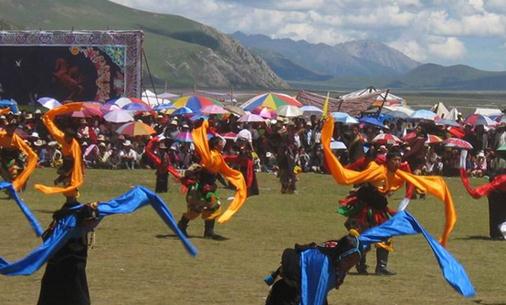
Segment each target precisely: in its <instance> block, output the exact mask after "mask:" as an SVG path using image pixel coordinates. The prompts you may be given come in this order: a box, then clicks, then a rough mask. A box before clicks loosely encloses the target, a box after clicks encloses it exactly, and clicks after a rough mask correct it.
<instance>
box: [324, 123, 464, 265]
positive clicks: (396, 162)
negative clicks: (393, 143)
mask: <svg viewBox="0 0 506 305" xmlns="http://www.w3.org/2000/svg"><path fill="white" fill-rule="evenodd" d="M333 130H334V120H333V118H332V117H329V118H328V119H327V120H326V121H325V124H324V126H323V129H322V144H323V151H324V155H325V160H326V163H327V167H328V169H329V171H330V173H331V174H332V176H333V177H334V179H335V181H336V182H337V183H339V184H344V185H351V184H361V183H370V184H371V186H369V187H370V189H369V190H368V191H366V192H365V194H364V195H366V197H367V198H365V200H366V201H367V202H368V204H370V205H372V207H373V208H374V207H376V209H377V210H384V209H385V208H386V206H387V204H388V201H387V199H386V196H387V195H388V194H391V193H392V192H395V191H397V190H398V189H399V188H400V187H401V186H402V185H403V184H404V183H405V182H409V183H410V184H413V185H414V186H415V187H417V188H419V189H421V190H422V191H424V192H426V193H430V194H432V195H434V196H436V197H437V198H439V199H440V200H442V201H443V202H444V203H445V215H446V223H445V229H444V232H443V234H442V236H441V243H442V244H443V245H446V243H447V241H448V237H449V234H450V233H451V231H452V230H453V227H454V225H455V222H456V212H455V208H454V206H453V200H452V197H451V194H450V191H449V189H448V186H447V185H446V182H445V181H444V179H443V178H442V177H435V176H424V177H422V176H417V175H414V174H411V173H408V172H405V171H403V170H400V169H399V168H400V165H401V155H400V153H399V152H396V151H394V152H391V153H389V156H388V157H387V163H386V164H381V165H380V164H377V163H376V162H370V163H369V165H368V166H367V168H365V169H364V170H363V171H361V172H357V171H353V170H349V169H346V168H344V167H343V166H342V165H341V163H340V162H339V161H338V160H337V158H336V157H335V156H334V155H333V154H332V151H331V149H330V141H331V138H332V134H333ZM408 203H409V198H404V200H403V201H402V203H401V206H402V207H404V208H405V207H406V206H407V204H408ZM393 213H394V211H391V210H389V213H388V214H393ZM388 214H387V215H384V216H385V217H377V218H376V219H375V222H376V223H375V224H374V223H373V224H374V225H378V224H381V222H383V221H385V220H386V219H388V217H389V215H388ZM382 249H383V250H379V253H377V258H378V261H379V264H378V265H377V267H376V273H377V274H381V275H383V274H385V275H388V274H391V272H388V269H387V264H388V251H387V249H385V248H382Z"/></svg>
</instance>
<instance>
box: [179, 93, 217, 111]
mask: <svg viewBox="0 0 506 305" xmlns="http://www.w3.org/2000/svg"><path fill="white" fill-rule="evenodd" d="M172 105H173V106H174V107H176V108H181V107H188V108H190V109H191V110H192V112H194V113H200V112H201V110H202V108H204V107H206V106H211V105H218V106H221V107H223V104H222V103H221V102H220V101H218V100H215V99H213V98H209V97H205V96H201V95H191V96H182V97H180V98H178V99H177V100H175V101H174V102H173V103H172Z"/></svg>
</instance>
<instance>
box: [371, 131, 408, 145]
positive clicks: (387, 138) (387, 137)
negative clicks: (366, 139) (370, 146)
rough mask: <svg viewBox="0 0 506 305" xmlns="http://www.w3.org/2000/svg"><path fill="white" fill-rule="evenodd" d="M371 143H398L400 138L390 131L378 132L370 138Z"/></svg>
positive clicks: (400, 141)
mask: <svg viewBox="0 0 506 305" xmlns="http://www.w3.org/2000/svg"><path fill="white" fill-rule="evenodd" d="M372 142H373V143H377V144H383V145H386V144H399V143H402V140H401V139H399V138H398V137H396V136H394V135H393V134H390V133H380V134H378V135H377V136H375V137H374V139H372Z"/></svg>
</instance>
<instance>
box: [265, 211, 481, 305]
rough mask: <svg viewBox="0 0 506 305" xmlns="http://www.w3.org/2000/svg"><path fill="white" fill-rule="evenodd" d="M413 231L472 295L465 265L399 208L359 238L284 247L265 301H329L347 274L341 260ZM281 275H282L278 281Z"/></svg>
mask: <svg viewBox="0 0 506 305" xmlns="http://www.w3.org/2000/svg"><path fill="white" fill-rule="evenodd" d="M414 234H422V235H423V237H424V238H425V239H426V241H427V243H428V245H429V246H430V248H431V250H432V252H433V254H434V256H435V258H436V260H437V262H438V265H439V267H440V269H441V272H442V274H443V277H444V278H445V280H446V281H447V282H448V284H450V286H452V287H453V288H454V289H455V291H457V293H459V294H461V295H462V296H464V297H473V296H474V295H475V294H476V292H475V289H474V287H473V284H472V283H471V280H470V279H469V276H468V275H467V273H466V271H465V269H464V267H463V266H462V265H461V264H460V263H459V262H458V261H457V260H456V259H455V258H454V257H453V256H452V255H451V253H450V252H448V251H447V250H446V249H445V248H444V247H443V246H441V245H440V244H439V243H438V242H437V241H436V240H435V239H434V238H433V237H432V236H431V235H430V234H429V233H428V232H427V231H426V230H425V229H424V228H423V227H422V226H421V225H420V224H419V223H418V221H417V220H416V219H415V218H414V217H413V216H412V215H411V214H409V213H408V212H406V211H400V212H398V213H396V214H395V215H394V216H393V217H392V218H390V219H389V220H388V221H386V222H384V223H383V224H381V225H379V226H376V227H374V228H371V229H369V230H366V231H365V232H363V233H362V234H361V235H360V236H358V238H352V237H351V236H347V237H344V238H342V239H341V240H339V241H335V240H331V241H328V242H325V243H323V244H320V245H316V244H314V243H313V244H309V245H305V246H298V245H296V246H295V248H293V249H292V248H290V249H285V251H284V252H283V255H282V258H281V266H280V267H279V268H278V270H276V271H275V272H273V273H271V274H270V275H268V276H267V277H266V278H265V279H264V281H265V282H266V283H267V284H268V285H272V287H271V291H270V293H269V296H268V297H267V300H266V305H323V304H327V302H326V299H327V294H328V293H329V292H330V291H331V290H332V289H334V288H338V287H339V285H340V284H342V281H343V280H344V277H345V275H346V273H343V270H342V269H339V268H336V266H337V265H338V264H339V263H340V262H341V261H344V260H346V258H347V257H351V256H353V255H354V254H355V253H359V254H363V252H364V251H366V249H367V248H368V247H369V246H370V245H371V244H374V243H378V242H381V241H383V240H385V239H388V238H391V237H394V236H401V235H414ZM348 262H350V261H348ZM278 276H280V277H281V279H279V280H278V281H276V278H277V277H278Z"/></svg>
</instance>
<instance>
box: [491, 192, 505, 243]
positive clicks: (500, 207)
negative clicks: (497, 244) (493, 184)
mask: <svg viewBox="0 0 506 305" xmlns="http://www.w3.org/2000/svg"><path fill="white" fill-rule="evenodd" d="M505 197H506V192H502V191H494V192H491V193H490V194H489V195H488V219H489V231H490V238H494V239H495V238H499V239H503V238H504V237H503V235H502V233H501V231H500V230H499V225H500V224H502V223H503V222H505V221H506V199H505Z"/></svg>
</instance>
